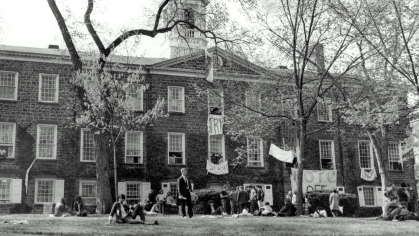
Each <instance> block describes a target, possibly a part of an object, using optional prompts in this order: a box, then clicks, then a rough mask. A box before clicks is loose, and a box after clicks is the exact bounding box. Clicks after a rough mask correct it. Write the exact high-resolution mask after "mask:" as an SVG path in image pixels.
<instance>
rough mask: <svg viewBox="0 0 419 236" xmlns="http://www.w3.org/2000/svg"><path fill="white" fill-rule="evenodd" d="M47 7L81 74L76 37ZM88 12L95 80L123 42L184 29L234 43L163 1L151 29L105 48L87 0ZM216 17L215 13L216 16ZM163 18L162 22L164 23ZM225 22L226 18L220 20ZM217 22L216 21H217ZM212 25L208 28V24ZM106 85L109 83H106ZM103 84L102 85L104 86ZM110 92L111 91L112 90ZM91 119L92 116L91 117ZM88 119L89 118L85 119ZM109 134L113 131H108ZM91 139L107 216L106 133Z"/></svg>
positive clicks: (178, 4)
mask: <svg viewBox="0 0 419 236" xmlns="http://www.w3.org/2000/svg"><path fill="white" fill-rule="evenodd" d="M47 2H48V5H49V7H50V9H51V11H52V13H53V14H54V17H55V19H56V21H57V24H58V27H59V29H60V31H61V34H62V37H63V40H64V42H65V44H66V47H67V50H68V52H69V54H70V57H71V61H72V64H73V69H74V71H75V72H77V71H81V70H82V67H83V63H82V60H81V56H80V55H81V52H80V51H79V50H78V49H77V48H76V45H75V43H74V37H76V35H77V32H76V35H74V34H72V32H71V31H70V30H69V27H68V25H67V23H66V22H67V20H69V19H65V18H64V17H63V15H62V14H61V11H60V10H59V8H58V6H57V4H56V1H55V0H48V1H47ZM86 2H87V8H86V11H85V14H84V19H83V22H84V25H85V26H86V28H87V30H88V32H89V36H90V38H91V39H92V40H93V41H94V43H95V45H96V47H97V52H98V55H99V57H98V59H97V60H98V68H97V70H98V71H97V72H96V73H98V74H94V76H97V77H98V79H106V78H108V76H101V75H100V74H101V73H103V71H104V68H105V65H106V64H107V62H108V59H109V58H108V57H109V56H110V55H111V53H112V52H113V51H114V50H115V49H116V48H117V47H119V46H120V45H121V44H122V43H123V42H125V41H126V40H128V39H129V38H135V37H136V36H147V37H151V38H154V37H155V36H156V35H158V34H163V33H167V32H170V31H172V30H177V31H178V32H180V31H184V30H185V29H186V28H188V29H195V30H197V31H199V32H200V33H201V34H203V35H205V37H207V38H209V39H212V40H214V41H215V42H216V43H222V42H225V43H226V44H229V43H233V44H234V39H233V40H224V39H223V38H222V37H218V36H216V34H215V33H214V32H213V30H214V29H215V28H216V27H217V26H219V24H215V25H214V27H212V28H211V27H209V30H208V29H205V26H201V25H199V26H198V25H195V24H193V22H192V21H189V20H188V19H185V18H183V17H179V16H181V15H183V14H184V9H186V8H188V6H187V5H184V1H180V0H164V1H163V2H162V3H161V4H160V5H159V6H158V9H157V12H156V13H155V14H153V16H154V17H153V18H152V19H153V22H152V23H151V24H150V25H151V26H150V28H149V29H146V28H137V29H132V30H123V32H122V33H120V34H119V35H118V36H117V37H116V38H114V39H113V40H111V41H110V43H109V44H108V45H105V44H104V42H103V41H102V38H101V37H100V35H99V33H98V31H97V30H96V28H95V25H94V24H93V22H92V20H91V14H92V12H93V7H94V4H95V3H96V2H95V1H94V0H87V1H86ZM203 2H204V3H208V2H207V1H203ZM215 14H217V12H215ZM196 15H199V16H200V17H204V16H205V14H204V13H202V12H197V14H196ZM163 16H164V19H163ZM213 19H217V18H216V17H213ZM221 19H225V18H221ZM218 20H219V19H218ZM210 25H211V24H210ZM236 40H237V41H241V39H240V38H237V39H236ZM75 81H77V79H75ZM106 83H108V82H106ZM106 83H105V84H104V85H106ZM111 88H112V87H111ZM85 89H86V87H83V86H76V90H77V94H78V98H79V101H80V106H81V107H82V110H84V111H88V110H89V106H90V107H92V105H91V104H89V102H87V104H86V103H85V102H84V101H83V98H85V95H84V94H85V93H86V91H85ZM109 89H110V88H109ZM110 91H111V90H108V91H107V92H106V93H105V94H109V93H110ZM100 99H105V97H100ZM91 115H92V114H91ZM86 117H90V118H92V117H91V116H86ZM91 122H93V123H96V122H98V121H97V120H92V121H91ZM103 122H104V123H105V124H106V125H105V124H101V127H102V128H103V127H112V126H109V124H110V123H111V122H112V119H111V117H110V116H109V114H108V113H105V118H104V120H103ZM110 130H112V129H110ZM94 139H95V142H96V144H97V145H96V172H97V184H98V198H99V200H100V202H101V205H102V209H100V211H101V212H102V213H105V212H109V211H110V207H111V204H112V196H111V191H110V187H109V186H110V185H109V171H108V169H109V166H108V161H107V160H106V157H107V156H108V155H107V153H106V148H104V147H105V145H106V143H107V141H108V137H107V134H106V132H96V133H95V135H94Z"/></svg>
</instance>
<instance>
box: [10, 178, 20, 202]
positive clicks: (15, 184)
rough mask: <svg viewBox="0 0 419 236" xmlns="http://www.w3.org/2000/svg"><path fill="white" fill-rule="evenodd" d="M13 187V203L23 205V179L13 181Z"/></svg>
mask: <svg viewBox="0 0 419 236" xmlns="http://www.w3.org/2000/svg"><path fill="white" fill-rule="evenodd" d="M12 186H13V190H12V203H22V179H13V180H12Z"/></svg>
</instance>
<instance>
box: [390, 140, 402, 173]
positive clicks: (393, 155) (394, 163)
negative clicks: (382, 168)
mask: <svg viewBox="0 0 419 236" xmlns="http://www.w3.org/2000/svg"><path fill="white" fill-rule="evenodd" d="M388 162H389V165H390V166H389V168H390V170H402V169H403V164H402V156H401V152H400V144H398V143H389V144H388Z"/></svg>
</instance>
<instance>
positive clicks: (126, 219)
mask: <svg viewBox="0 0 419 236" xmlns="http://www.w3.org/2000/svg"><path fill="white" fill-rule="evenodd" d="M124 202H125V194H120V195H119V198H118V201H117V202H115V203H114V204H113V206H112V209H111V213H110V214H109V217H108V220H109V224H110V223H112V218H113V216H114V215H115V214H116V222H117V223H129V224H152V225H157V224H158V222H157V220H156V221H155V222H154V223H148V222H145V216H144V214H143V209H142V207H141V206H140V204H136V205H134V210H133V211H132V212H131V211H130V210H129V206H128V205H126V204H124ZM137 215H139V216H140V218H141V220H135V218H136V217H137Z"/></svg>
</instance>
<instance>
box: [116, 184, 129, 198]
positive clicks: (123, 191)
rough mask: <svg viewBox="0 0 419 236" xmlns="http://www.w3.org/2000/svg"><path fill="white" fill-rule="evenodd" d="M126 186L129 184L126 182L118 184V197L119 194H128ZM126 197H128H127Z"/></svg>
mask: <svg viewBox="0 0 419 236" xmlns="http://www.w3.org/2000/svg"><path fill="white" fill-rule="evenodd" d="M126 186H127V184H126V183H125V182H118V195H119V194H125V195H126V194H127V193H126V189H127V188H126ZM125 197H126V196H125Z"/></svg>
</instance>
